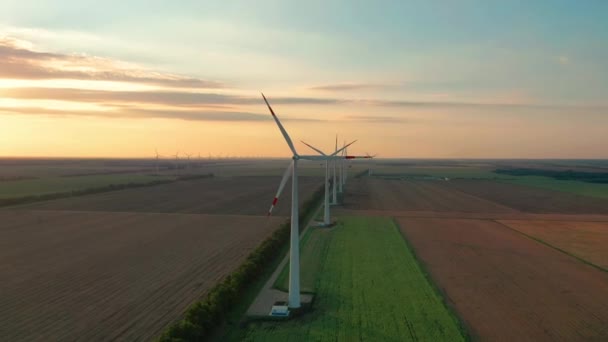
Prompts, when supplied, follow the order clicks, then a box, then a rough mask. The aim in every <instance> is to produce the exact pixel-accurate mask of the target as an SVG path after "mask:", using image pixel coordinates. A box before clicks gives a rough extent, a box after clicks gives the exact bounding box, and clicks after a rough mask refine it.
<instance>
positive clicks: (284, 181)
mask: <svg viewBox="0 0 608 342" xmlns="http://www.w3.org/2000/svg"><path fill="white" fill-rule="evenodd" d="M291 170H293V161H292V162H291V163H289V166H287V169H285V173H283V178H282V179H281V183H280V184H279V190H277V194H276V195H275V196H274V199H273V200H272V204H271V205H270V209H269V210H268V216H270V215H271V214H272V209H274V207H275V206H276V205H277V202H278V201H279V197H280V196H281V193H282V192H283V188H284V187H285V184H287V181H288V180H289V177H291Z"/></svg>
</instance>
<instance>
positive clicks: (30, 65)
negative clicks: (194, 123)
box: [0, 37, 224, 88]
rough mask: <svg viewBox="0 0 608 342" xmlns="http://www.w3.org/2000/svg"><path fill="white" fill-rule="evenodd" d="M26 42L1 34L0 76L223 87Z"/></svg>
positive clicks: (207, 81) (210, 82)
mask: <svg viewBox="0 0 608 342" xmlns="http://www.w3.org/2000/svg"><path fill="white" fill-rule="evenodd" d="M30 46H31V44H29V42H24V41H20V40H17V39H14V38H10V37H4V38H2V37H0V78H12V79H29V80H40V79H76V80H87V81H91V80H92V81H117V82H133V83H142V84H151V85H157V86H164V87H177V88H223V87H224V85H223V84H222V83H220V82H216V81H209V80H202V79H199V78H193V77H186V76H180V75H174V74H170V73H164V72H156V71H150V70H145V69H143V68H140V67H138V66H136V65H131V64H128V63H125V62H121V61H116V60H112V59H107V58H102V57H96V56H88V55H83V54H59V53H49V52H40V51H35V50H33V48H31V47H30Z"/></svg>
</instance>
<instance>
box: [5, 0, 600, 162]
mask: <svg viewBox="0 0 608 342" xmlns="http://www.w3.org/2000/svg"><path fill="white" fill-rule="evenodd" d="M606 13H608V2H606V1H602V0H597V1H593V0H589V1H562V0H550V1H549V0H547V1H542V0H538V1H517V0H512V1H488V0H479V1H477V0H445V1H357V0H348V1H347V0H335V1H317V0H311V1H278V0H258V1H244V0H243V1H230V0H224V1H154V0H148V1H140V0H132V1H124V0H121V1H114V0H107V1H90V0H79V1H72V0H64V1H61V0H56V1H30V0H19V1H13V0H3V1H2V3H1V4H0V157H1V156H4V157H8V156H24V157H35V156H50V157H153V156H154V153H155V152H154V151H155V149H157V150H158V151H159V153H160V154H161V155H165V156H167V157H168V156H170V155H173V154H175V153H176V152H180V153H182V154H185V153H190V154H193V155H197V154H199V153H200V154H201V155H203V156H208V155H212V156H234V157H236V156H243V157H261V156H264V157H287V156H289V154H290V151H289V148H288V147H287V145H286V144H285V142H284V140H283V138H282V137H281V135H280V132H279V130H278V129H277V127H276V125H275V124H274V122H273V121H272V118H271V116H270V114H269V112H268V109H267V108H266V107H265V105H264V102H263V100H262V98H261V95H260V92H264V94H265V95H266V96H267V97H268V99H269V101H270V103H271V104H272V106H273V108H274V110H275V112H276V113H277V115H278V116H279V118H281V120H283V124H284V126H285V127H286V129H287V131H288V132H289V134H290V135H291V137H292V139H293V140H294V141H295V142H297V144H296V148H297V149H298V152H299V153H301V154H305V153H309V152H310V150H307V148H306V146H305V145H303V144H301V143H300V140H304V141H306V142H308V143H311V144H313V145H315V146H317V147H319V148H321V149H324V150H326V151H330V150H331V149H333V145H334V143H335V136H336V134H337V135H338V139H339V141H340V142H341V143H342V142H343V141H344V140H354V139H357V140H358V141H357V143H356V144H355V145H353V146H352V149H351V152H352V153H354V154H364V153H374V154H378V155H379V156H380V157H386V158H389V157H391V158H392V157H401V158H608V20H606V19H605V15H606Z"/></svg>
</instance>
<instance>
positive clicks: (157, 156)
mask: <svg viewBox="0 0 608 342" xmlns="http://www.w3.org/2000/svg"><path fill="white" fill-rule="evenodd" d="M154 152H155V153H156V175H157V176H158V175H159V173H158V163H159V158H160V157H161V155H160V154H158V150H157V149H154Z"/></svg>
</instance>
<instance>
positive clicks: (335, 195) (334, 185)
mask: <svg viewBox="0 0 608 342" xmlns="http://www.w3.org/2000/svg"><path fill="white" fill-rule="evenodd" d="M334 153H338V135H337V134H336V148H335V150H334ZM337 162H338V161H337V160H334V161H333V163H332V165H333V169H334V181H333V182H332V187H331V188H332V195H333V197H332V201H331V204H332V205H337V204H338V193H337V189H336V187H337V183H336V163H337Z"/></svg>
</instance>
